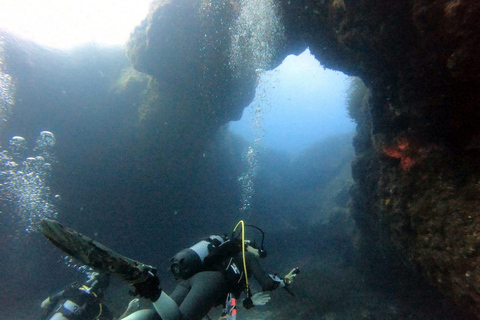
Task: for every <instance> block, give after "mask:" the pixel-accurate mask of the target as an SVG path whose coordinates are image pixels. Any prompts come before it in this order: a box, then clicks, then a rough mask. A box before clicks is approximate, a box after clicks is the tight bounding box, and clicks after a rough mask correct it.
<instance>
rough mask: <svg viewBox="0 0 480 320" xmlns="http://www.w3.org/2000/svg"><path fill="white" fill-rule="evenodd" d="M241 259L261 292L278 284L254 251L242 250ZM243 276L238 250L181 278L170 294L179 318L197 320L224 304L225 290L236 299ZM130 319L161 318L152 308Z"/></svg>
mask: <svg viewBox="0 0 480 320" xmlns="http://www.w3.org/2000/svg"><path fill="white" fill-rule="evenodd" d="M245 261H246V265H247V273H248V276H249V278H251V277H253V278H255V280H256V281H257V282H258V283H259V284H260V286H261V287H262V290H263V291H272V290H275V289H276V288H277V287H278V285H279V283H278V282H276V281H274V280H272V278H270V277H269V276H268V274H266V273H265V272H264V271H263V269H262V267H261V266H260V262H259V261H258V259H257V257H256V256H255V255H254V254H252V253H250V252H246V253H245ZM244 277H245V275H244V270H243V256H242V254H241V253H240V254H237V255H236V256H234V257H233V258H228V259H226V260H225V261H223V262H222V263H221V264H218V265H216V266H212V267H211V268H209V271H201V272H198V273H197V274H195V275H193V276H192V277H190V278H188V279H186V280H181V281H180V282H179V283H178V285H177V286H176V287H175V290H174V291H173V292H172V293H171V294H170V297H171V298H172V299H173V300H174V301H175V303H176V304H177V305H178V307H179V309H180V313H181V314H182V316H183V319H182V320H200V319H202V318H203V317H205V316H206V315H207V313H208V312H209V311H210V309H211V308H213V307H215V306H218V305H220V304H223V303H225V300H226V298H227V294H228V293H232V294H233V295H234V296H235V297H236V298H238V297H239V296H240V295H241V293H242V292H243V291H244V289H245V278H244ZM132 319H135V320H158V319H161V318H160V316H159V315H158V314H157V313H156V312H155V311H154V310H142V311H139V312H137V313H136V316H135V317H132Z"/></svg>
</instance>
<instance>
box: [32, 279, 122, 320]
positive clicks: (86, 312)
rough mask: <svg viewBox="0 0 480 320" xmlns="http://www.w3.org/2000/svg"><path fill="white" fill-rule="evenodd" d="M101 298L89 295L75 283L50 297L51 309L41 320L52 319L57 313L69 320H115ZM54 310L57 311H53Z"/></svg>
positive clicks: (46, 311)
mask: <svg viewBox="0 0 480 320" xmlns="http://www.w3.org/2000/svg"><path fill="white" fill-rule="evenodd" d="M101 298H102V297H98V296H96V295H95V294H93V293H88V292H87V291H86V290H83V289H82V287H80V286H79V285H78V284H76V283H74V284H72V285H70V286H69V287H68V288H66V289H65V290H62V291H60V292H57V293H56V294H54V295H53V296H50V301H51V303H50V307H49V308H48V309H47V310H45V312H44V314H43V316H42V318H41V319H42V320H43V319H45V320H46V319H50V318H51V317H53V315H54V314H56V313H61V314H62V315H63V317H65V318H67V319H75V320H94V319H99V320H112V319H114V317H113V315H112V313H111V312H110V310H109V309H108V308H107V306H106V305H104V304H103V303H102V299H101ZM67 301H70V302H73V304H65V303H67ZM72 306H73V308H72ZM77 306H78V307H77ZM54 309H55V311H53V310H54ZM52 311H53V313H52Z"/></svg>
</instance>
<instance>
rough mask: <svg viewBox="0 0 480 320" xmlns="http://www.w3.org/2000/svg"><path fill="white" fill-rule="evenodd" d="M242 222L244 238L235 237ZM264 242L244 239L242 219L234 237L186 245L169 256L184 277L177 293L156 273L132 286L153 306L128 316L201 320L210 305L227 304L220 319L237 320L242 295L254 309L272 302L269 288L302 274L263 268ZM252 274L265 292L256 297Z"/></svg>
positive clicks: (287, 283)
mask: <svg viewBox="0 0 480 320" xmlns="http://www.w3.org/2000/svg"><path fill="white" fill-rule="evenodd" d="M240 224H241V225H242V234H241V237H235V230H236V229H237V227H238V226H239V225H240ZM250 227H254V228H257V229H258V230H260V231H261V232H262V244H261V246H260V247H259V248H257V246H256V244H255V242H252V241H248V240H245V237H244V228H245V225H244V223H243V221H240V222H239V224H237V226H236V227H235V229H234V235H232V237H231V238H229V237H227V236H225V235H224V236H219V235H212V236H210V237H209V238H207V239H205V240H202V241H200V242H199V243H197V244H195V245H194V246H192V247H190V248H188V249H184V250H182V251H180V252H179V253H177V254H176V255H175V256H174V257H173V258H171V259H170V270H171V272H172V273H173V275H174V277H175V278H176V279H177V280H180V281H179V283H178V285H177V286H176V288H175V289H174V291H173V292H172V293H171V294H170V295H167V294H166V293H165V292H164V291H162V290H161V289H160V288H159V284H160V281H159V279H158V277H156V276H155V275H152V277H150V278H148V279H147V280H146V281H144V282H140V283H136V284H133V286H134V287H135V292H132V294H133V295H139V296H140V297H142V298H147V299H150V300H151V301H152V302H153V305H154V307H155V310H156V312H155V311H154V310H140V311H137V312H134V313H132V314H131V315H130V316H129V317H127V318H125V320H199V319H202V318H203V317H205V316H207V314H208V312H209V311H210V309H211V308H213V307H215V306H219V305H221V304H223V306H224V309H223V314H222V319H232V320H234V319H236V313H237V309H236V301H237V299H238V298H239V297H240V295H241V294H242V293H245V295H246V298H245V299H244V300H243V306H244V307H245V308H246V309H250V308H252V307H254V306H255V305H264V304H266V303H267V302H268V301H269V300H270V296H269V294H268V293H266V292H265V291H273V290H275V289H277V288H285V289H287V291H288V292H289V293H290V294H292V293H291V292H290V291H289V290H288V286H290V285H291V284H292V282H293V278H294V277H295V276H296V275H297V274H298V273H299V272H300V270H299V269H298V267H297V268H294V269H292V271H290V272H289V273H288V274H287V275H286V276H285V277H283V278H280V277H278V276H277V275H276V274H266V273H265V272H264V271H263V269H262V267H261V266H260V262H259V258H265V257H266V251H265V250H264V248H263V240H264V234H263V231H262V230H261V229H260V228H258V227H255V226H250ZM252 277H253V278H254V279H255V280H256V281H257V282H258V283H259V284H260V286H261V288H262V291H261V292H258V293H256V294H254V295H252V292H251V290H250V284H249V282H250V279H251V278H252Z"/></svg>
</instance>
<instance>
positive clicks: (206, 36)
mask: <svg viewBox="0 0 480 320" xmlns="http://www.w3.org/2000/svg"><path fill="white" fill-rule="evenodd" d="M205 3H206V2H202V1H186V0H179V1H158V2H157V4H156V5H155V6H154V7H153V9H152V12H151V14H150V15H149V17H148V18H147V19H146V20H145V21H144V22H143V24H142V25H141V26H139V27H138V28H137V30H136V32H135V33H134V34H133V36H132V38H131V42H130V53H129V55H130V57H131V60H132V62H133V64H134V66H135V68H137V69H138V70H140V71H142V72H145V73H147V74H150V75H151V76H153V78H154V79H156V81H158V83H159V84H158V88H160V89H159V90H160V91H161V92H162V96H163V97H167V98H166V99H168V101H169V103H167V104H168V105H170V108H174V109H175V110H177V111H175V112H180V111H178V110H181V112H182V113H183V114H189V115H190V116H188V117H187V118H183V119H184V120H186V121H185V128H188V127H189V126H191V125H192V121H191V119H195V118H196V119H200V120H201V123H202V126H205V130H204V131H205V132H207V131H208V128H210V126H213V127H215V126H218V125H219V124H221V123H224V122H226V121H228V120H233V119H238V116H239V114H240V111H241V110H242V108H244V107H246V106H247V104H248V102H249V101H250V100H251V99H252V97H253V93H254V88H255V81H256V74H255V73H254V70H252V69H248V68H247V69H243V70H241V71H242V72H239V73H235V70H234V68H232V64H231V60H229V50H230V49H231V47H230V39H231V34H230V33H229V29H228V26H229V25H231V23H232V21H234V20H235V19H236V18H237V17H238V16H239V15H240V12H241V10H242V5H244V3H245V2H242V1H239V2H236V1H209V2H208V3H209V5H208V6H206V5H205ZM274 5H275V8H276V10H277V11H278V14H279V15H280V16H281V17H282V22H283V26H284V30H283V33H284V38H283V41H281V45H280V47H279V48H278V50H277V51H276V54H275V55H274V56H272V57H271V59H270V61H269V67H273V66H275V65H276V64H278V62H279V61H280V60H281V59H283V58H284V57H285V56H286V55H287V54H289V53H298V52H300V51H302V50H304V49H305V48H307V47H309V48H310V51H311V52H312V53H313V54H314V55H315V56H316V58H317V59H318V60H319V61H321V63H322V64H323V65H324V66H325V67H328V68H332V69H335V70H340V71H343V72H345V73H347V74H349V75H354V76H359V77H361V78H362V79H363V81H364V82H365V83H366V85H367V87H368V88H369V89H370V92H371V94H370V97H369V99H368V100H366V101H365V104H364V105H363V107H362V109H361V110H359V112H360V113H361V114H362V116H361V117H360V118H359V119H357V122H358V133H357V136H356V138H355V139H354V145H355V148H356V158H355V160H354V163H353V175H354V179H355V181H356V184H355V186H354V188H353V189H352V197H353V201H352V210H353V214H354V216H355V219H356V222H357V224H358V226H359V228H360V229H361V231H362V234H363V239H364V241H365V242H366V243H369V244H372V243H373V242H375V241H376V240H378V239H381V240H382V243H384V248H383V250H386V251H388V250H391V248H394V249H395V250H398V251H399V252H400V253H401V255H402V260H403V262H404V263H405V264H406V265H408V266H409V267H410V268H413V269H415V270H418V271H420V272H421V273H423V274H424V276H425V277H426V278H427V279H428V280H429V281H430V283H432V284H433V285H435V286H437V287H438V288H440V289H441V290H442V291H443V292H444V293H446V294H447V295H449V296H450V297H453V299H455V300H456V301H457V302H458V303H459V304H461V305H464V306H467V307H468V308H470V309H471V310H472V312H474V313H476V314H477V315H478V316H479V317H480V267H479V262H480V256H479V254H480V253H479V252H478V250H479V246H480V238H479V232H480V227H478V226H479V225H480V214H479V212H480V211H479V209H480V184H479V183H478V181H479V177H480V172H479V170H480V169H479V168H480V167H479V166H478V156H479V147H480V127H479V126H478V125H477V124H478V122H479V117H480V113H479V111H478V110H479V109H478V105H479V102H480V101H479V100H480V99H479V98H480V96H479V94H478V89H477V88H478V85H479V71H480V59H478V58H477V54H478V52H479V49H480V48H479V47H480V41H479V37H480V33H479V32H478V31H479V27H480V25H479V22H478V21H480V4H478V3H477V2H476V1H472V0H454V1H449V0H438V1H424V0H414V1H408V2H406V1H379V0H358V1H354V0H317V1H313V0H303V1H290V0H277V1H275V2H274ZM242 67H244V66H242ZM237 71H238V70H237ZM239 75H241V76H239ZM157 107H158V106H157ZM153 109H155V107H154V108H153ZM152 112H153V113H155V111H154V110H153V111H152ZM175 112H174V113H175ZM187 119H190V120H187ZM155 122H156V123H157V125H160V126H161V125H162V124H161V123H159V122H158V121H155ZM197 128H198V126H197ZM184 137H186V138H188V134H184ZM187 141H191V142H190V143H189V145H192V144H193V142H192V141H195V139H194V140H188V139H187Z"/></svg>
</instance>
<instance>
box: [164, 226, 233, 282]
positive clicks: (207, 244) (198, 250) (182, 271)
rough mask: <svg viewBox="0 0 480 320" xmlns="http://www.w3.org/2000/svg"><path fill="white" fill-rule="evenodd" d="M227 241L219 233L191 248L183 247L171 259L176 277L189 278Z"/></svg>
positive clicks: (171, 265) (172, 269)
mask: <svg viewBox="0 0 480 320" xmlns="http://www.w3.org/2000/svg"><path fill="white" fill-rule="evenodd" d="M225 241H227V239H226V238H224V237H222V236H219V235H211V236H210V237H208V238H207V239H204V240H202V241H200V242H198V243H196V244H194V245H193V246H191V247H190V248H187V249H183V250H182V251H180V252H179V253H177V254H176V255H174V256H173V257H172V258H171V259H170V270H171V271H172V273H173V275H174V277H175V279H188V278H190V277H191V276H193V275H194V274H196V273H197V272H199V271H201V270H202V269H203V268H204V266H205V260H206V258H207V257H209V255H211V254H212V253H213V252H214V251H215V250H217V248H219V247H220V246H221V245H222V244H223V243H225Z"/></svg>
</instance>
